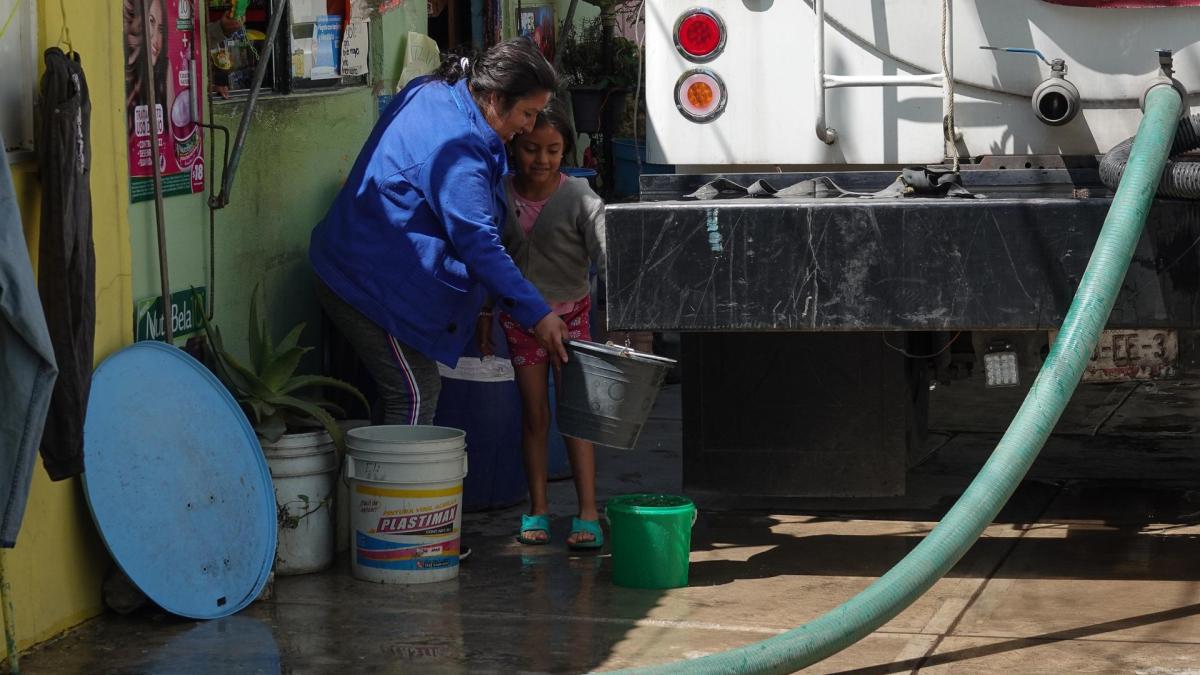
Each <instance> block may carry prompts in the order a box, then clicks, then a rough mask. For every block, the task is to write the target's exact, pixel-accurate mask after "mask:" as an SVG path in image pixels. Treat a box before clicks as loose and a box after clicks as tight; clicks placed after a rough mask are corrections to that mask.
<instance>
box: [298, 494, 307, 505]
mask: <svg viewBox="0 0 1200 675" xmlns="http://www.w3.org/2000/svg"><path fill="white" fill-rule="evenodd" d="M296 499H299V500H300V501H302V502H304V503H305V504H307V503H308V495H296Z"/></svg>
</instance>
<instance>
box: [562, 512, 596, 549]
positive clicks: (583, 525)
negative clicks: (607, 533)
mask: <svg viewBox="0 0 1200 675" xmlns="http://www.w3.org/2000/svg"><path fill="white" fill-rule="evenodd" d="M585 532H586V533H587V534H590V535H592V540H591V541H581V542H579V543H575V544H570V543H569V544H567V547H568V548H570V549H571V550H572V551H594V550H596V549H598V548H600V547H602V546H604V531H603V530H601V529H600V521H598V520H580V519H579V518H572V519H571V534H572V535H574V534H583V533H585Z"/></svg>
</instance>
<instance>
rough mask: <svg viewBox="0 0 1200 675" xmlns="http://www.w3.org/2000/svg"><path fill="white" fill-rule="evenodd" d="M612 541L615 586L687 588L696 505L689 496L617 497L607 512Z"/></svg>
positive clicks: (646, 495) (609, 503) (609, 502)
mask: <svg viewBox="0 0 1200 675" xmlns="http://www.w3.org/2000/svg"><path fill="white" fill-rule="evenodd" d="M605 515H606V517H607V518H608V524H609V530H610V538H611V540H612V565H613V567H612V570H613V572H612V575H613V583H614V584H616V585H618V586H626V587H628V588H679V587H681V586H687V583H688V556H689V554H690V553H691V550H692V525H694V524H695V523H696V506H695V505H694V504H692V500H690V499H688V498H687V497H679V496H675V495H659V494H635V495H621V496H618V497H613V498H612V499H610V500H608V506H607V508H606V511H605Z"/></svg>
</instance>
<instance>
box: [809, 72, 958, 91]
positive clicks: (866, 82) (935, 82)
mask: <svg viewBox="0 0 1200 675" xmlns="http://www.w3.org/2000/svg"><path fill="white" fill-rule="evenodd" d="M945 82H946V78H944V77H942V74H941V73H925V74H921V75H826V76H825V87H826V88H828V89H834V88H837V87H943V86H945Z"/></svg>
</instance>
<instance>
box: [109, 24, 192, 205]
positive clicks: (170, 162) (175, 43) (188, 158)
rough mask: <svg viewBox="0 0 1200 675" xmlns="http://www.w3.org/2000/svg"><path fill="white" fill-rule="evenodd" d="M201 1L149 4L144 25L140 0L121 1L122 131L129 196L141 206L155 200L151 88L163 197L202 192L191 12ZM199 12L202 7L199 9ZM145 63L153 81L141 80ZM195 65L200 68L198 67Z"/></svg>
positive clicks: (144, 72)
mask: <svg viewBox="0 0 1200 675" xmlns="http://www.w3.org/2000/svg"><path fill="white" fill-rule="evenodd" d="M202 2H203V0H149V5H150V8H149V16H148V20H147V21H146V22H145V24H146V25H143V21H142V10H141V4H142V0H122V4H123V8H122V14H123V18H124V24H125V31H124V35H125V129H126V135H127V138H128V142H129V196H130V200H131V201H134V202H140V201H144V200H147V199H153V198H154V182H153V179H154V165H153V160H152V159H151V157H152V155H151V151H152V149H151V146H150V107H149V104H148V100H149V89H150V87H154V96H155V117H156V119H157V121H158V148H159V153H160V154H159V168H160V169H161V170H162V178H163V194H164V195H167V196H170V195H181V194H190V193H193V192H201V191H202V190H204V178H205V175H204V173H205V172H204V155H203V153H202V152H201V150H202V145H203V144H202V142H201V141H202V133H201V128H200V126H199V125H198V124H197V123H198V122H199V121H200V112H201V103H202V101H203V100H204V96H203V94H202V92H200V91H197V88H198V87H199V86H200V82H199V79H200V78H199V75H198V68H202V67H203V64H204V61H202V60H200V52H199V49H200V45H199V43H198V42H197V37H198V34H197V33H196V25H197V22H198V19H197V18H196V17H197V14H196V11H197V10H196V7H195V5H196V4H197V3H202ZM200 10H201V11H202V10H203V7H202V6H201V7H200ZM147 60H148V61H149V63H150V64H151V66H152V72H153V77H152V78H150V81H148V80H147V76H146V63H147ZM197 64H199V65H197Z"/></svg>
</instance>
